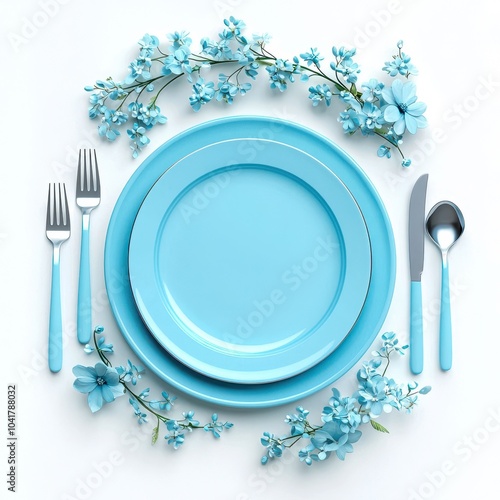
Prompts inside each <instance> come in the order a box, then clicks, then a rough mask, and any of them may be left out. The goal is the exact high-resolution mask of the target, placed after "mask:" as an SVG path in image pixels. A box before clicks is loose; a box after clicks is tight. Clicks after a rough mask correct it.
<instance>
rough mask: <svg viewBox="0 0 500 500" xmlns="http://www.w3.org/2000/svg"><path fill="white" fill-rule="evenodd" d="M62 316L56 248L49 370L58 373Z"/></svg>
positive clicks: (53, 263)
mask: <svg viewBox="0 0 500 500" xmlns="http://www.w3.org/2000/svg"><path fill="white" fill-rule="evenodd" d="M62 357H63V356H62V314H61V275H60V267H59V248H58V247H56V248H54V254H53V259H52V287H51V290H50V317H49V369H50V371H51V372H54V373H57V372H58V371H59V370H60V369H61V368H62Z"/></svg>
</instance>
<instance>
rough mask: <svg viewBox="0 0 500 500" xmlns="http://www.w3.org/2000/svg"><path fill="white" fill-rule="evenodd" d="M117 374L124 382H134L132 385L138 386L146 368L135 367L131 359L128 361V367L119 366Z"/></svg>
mask: <svg viewBox="0 0 500 500" xmlns="http://www.w3.org/2000/svg"><path fill="white" fill-rule="evenodd" d="M116 372H117V373H118V375H119V376H120V378H121V379H122V380H123V381H124V382H132V385H136V384H137V381H138V380H139V379H140V378H141V377H142V374H143V373H144V368H141V367H139V368H138V367H137V366H135V365H134V364H133V363H132V361H130V359H129V360H128V361H127V367H126V368H124V367H123V366H118V367H117V368H116Z"/></svg>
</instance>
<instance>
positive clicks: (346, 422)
mask: <svg viewBox="0 0 500 500" xmlns="http://www.w3.org/2000/svg"><path fill="white" fill-rule="evenodd" d="M332 391H333V396H332V397H331V398H330V401H329V406H325V407H324V408H323V413H322V415H321V420H322V421H323V422H325V423H326V422H332V421H333V420H335V421H337V422H338V423H339V425H340V429H341V430H342V432H345V433H347V432H354V431H355V430H356V429H357V428H358V427H359V425H360V424H361V415H360V414H359V411H358V408H357V406H356V405H357V400H356V398H353V397H341V396H340V392H339V391H338V390H337V389H336V388H333V389H332Z"/></svg>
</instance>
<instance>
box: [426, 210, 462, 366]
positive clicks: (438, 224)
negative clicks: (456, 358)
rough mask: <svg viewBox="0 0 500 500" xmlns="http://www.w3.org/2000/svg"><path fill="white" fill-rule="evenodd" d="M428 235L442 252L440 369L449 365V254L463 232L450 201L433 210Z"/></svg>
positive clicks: (450, 348)
mask: <svg viewBox="0 0 500 500" xmlns="http://www.w3.org/2000/svg"><path fill="white" fill-rule="evenodd" d="M426 229H427V233H428V234H429V236H430V237H431V239H432V241H433V242H434V243H435V244H436V246H437V247H438V248H439V250H440V251H441V259H442V277H441V313H440V321H439V363H440V365H441V369H442V370H449V369H450V368H451V364H452V334H451V330H452V329H451V307H450V284H449V273H448V252H449V251H450V249H451V247H452V246H453V245H454V244H455V243H456V241H457V240H458V239H459V238H460V236H462V233H463V232H464V229H465V220H464V216H463V215H462V212H461V211H460V209H459V208H458V207H457V206H456V205H455V204H454V203H452V202H451V201H441V202H440V203H437V204H436V205H434V207H432V209H431V211H430V212H429V215H428V216H427V221H426Z"/></svg>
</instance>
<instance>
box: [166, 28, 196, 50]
mask: <svg viewBox="0 0 500 500" xmlns="http://www.w3.org/2000/svg"><path fill="white" fill-rule="evenodd" d="M167 38H168V39H169V40H170V42H171V43H172V48H173V50H174V51H175V50H178V49H180V48H181V47H189V46H190V45H191V43H192V39H191V38H189V33H187V32H186V31H181V32H178V31H176V32H174V33H169V34H168V35H167Z"/></svg>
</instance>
